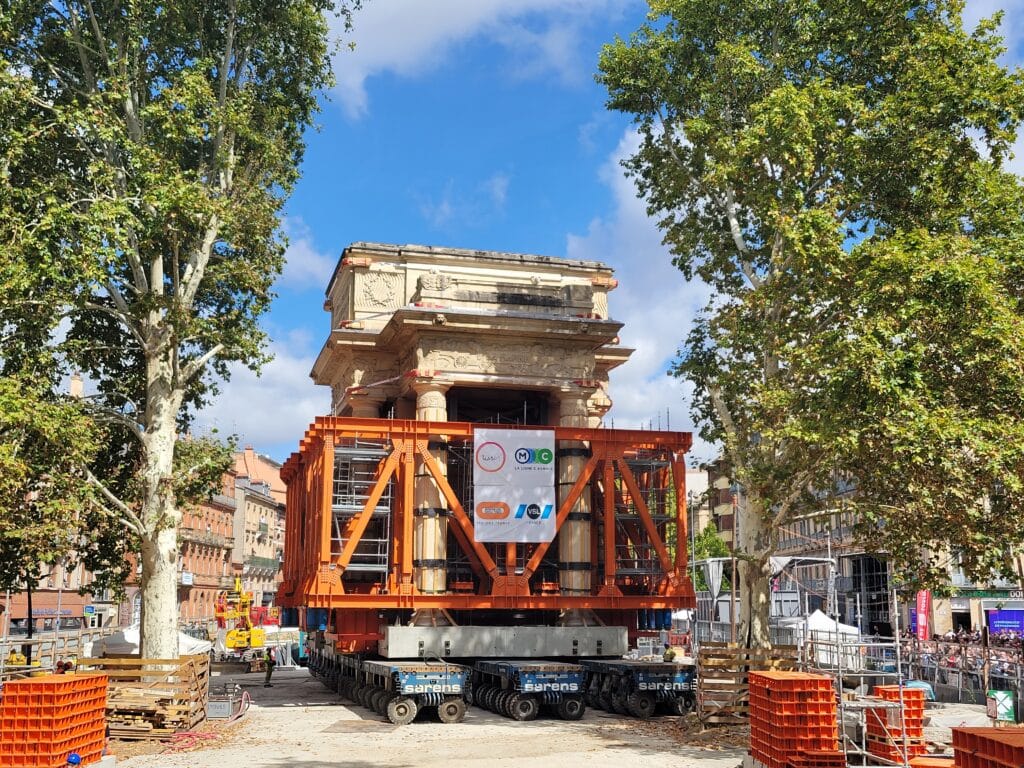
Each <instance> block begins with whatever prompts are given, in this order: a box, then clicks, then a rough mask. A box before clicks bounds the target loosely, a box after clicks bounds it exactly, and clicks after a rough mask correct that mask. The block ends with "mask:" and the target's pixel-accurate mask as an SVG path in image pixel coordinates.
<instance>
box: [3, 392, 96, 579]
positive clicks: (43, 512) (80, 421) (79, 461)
mask: <svg viewBox="0 0 1024 768" xmlns="http://www.w3.org/2000/svg"><path fill="white" fill-rule="evenodd" d="M99 438H100V435H99V431H98V430H97V429H96V427H95V425H94V423H93V422H92V420H91V419H90V418H89V417H88V416H87V415H86V414H85V413H84V411H83V409H82V408H81V405H80V404H79V403H76V402H59V401H54V400H52V399H50V398H49V396H48V393H47V392H46V391H41V390H40V389H39V388H34V387H33V386H32V385H31V384H30V383H28V382H26V381H24V380H19V379H16V378H14V377H9V376H5V377H0V588H3V589H11V588H19V587H20V585H23V584H28V583H35V582H36V581H37V580H38V579H39V577H40V575H41V573H42V570H41V569H46V568H47V566H49V565H52V564H53V563H54V562H56V561H57V560H58V559H59V558H62V557H65V556H66V555H67V556H68V557H69V559H70V563H69V565H73V564H74V562H75V561H76V560H77V558H78V557H80V556H81V555H82V554H84V552H85V551H86V550H87V549H88V547H89V545H90V544H91V543H92V542H91V541H88V540H87V539H88V535H86V537H85V538H82V536H83V532H85V531H88V530H90V528H89V526H90V523H93V522H95V521H93V520H92V519H91V518H92V512H93V504H92V489H91V487H90V486H89V484H88V483H87V482H85V479H84V477H83V476H82V475H83V469H82V468H83V467H84V466H85V465H86V464H87V463H88V462H89V461H91V459H92V458H93V456H94V455H95V452H96V451H97V449H98V445H99ZM105 527H106V526H100V527H99V528H98V529H97V530H103V528H105Z"/></svg>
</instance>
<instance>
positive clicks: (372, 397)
mask: <svg viewBox="0 0 1024 768" xmlns="http://www.w3.org/2000/svg"><path fill="white" fill-rule="evenodd" d="M346 399H347V400H348V404H349V406H350V407H351V408H352V417H353V418H356V419H379V418H380V409H381V406H383V405H384V401H385V397H384V393H382V392H376V391H372V390H356V391H354V392H349V393H348V395H347V396H346Z"/></svg>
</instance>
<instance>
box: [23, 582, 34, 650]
mask: <svg viewBox="0 0 1024 768" xmlns="http://www.w3.org/2000/svg"><path fill="white" fill-rule="evenodd" d="M34 586H35V582H34V581H32V579H28V580H27V581H26V582H25V602H26V603H27V607H28V619H26V621H25V629H26V635H25V637H26V639H27V640H28V643H27V644H26V645H25V646H24V647H23V648H22V652H23V653H24V654H25V663H26V664H28V665H29V666H32V627H33V625H34V624H35V620H34V619H33V618H32V589H33V587H34Z"/></svg>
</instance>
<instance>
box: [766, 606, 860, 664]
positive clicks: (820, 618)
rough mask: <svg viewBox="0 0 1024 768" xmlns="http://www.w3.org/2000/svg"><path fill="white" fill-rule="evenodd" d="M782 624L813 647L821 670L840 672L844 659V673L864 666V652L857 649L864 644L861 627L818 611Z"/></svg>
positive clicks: (810, 649)
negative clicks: (797, 633) (861, 652)
mask: <svg viewBox="0 0 1024 768" xmlns="http://www.w3.org/2000/svg"><path fill="white" fill-rule="evenodd" d="M779 624H780V626H783V627H791V628H794V629H796V630H797V631H798V632H799V635H800V637H801V638H802V640H801V642H802V644H803V645H805V646H810V647H809V651H810V652H811V653H812V654H813V657H814V659H815V662H816V663H817V665H818V666H819V667H822V668H825V669H837V668H838V667H839V661H840V659H841V660H842V666H843V668H844V669H860V668H861V667H862V666H863V660H862V657H861V654H860V648H859V647H858V646H857V645H855V643H857V642H858V641H859V640H860V630H859V629H857V627H854V626H851V625H849V624H843V623H842V622H839V621H836V620H835V619H832V618H829V617H828V616H826V615H825V614H824V613H822V612H821V611H814V613H812V614H811V615H810V616H801V617H797V618H793V619H783V620H782V621H780V622H779ZM840 649H841V650H842V656H841V657H840V655H839V652H840Z"/></svg>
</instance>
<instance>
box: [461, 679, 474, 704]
mask: <svg viewBox="0 0 1024 768" xmlns="http://www.w3.org/2000/svg"><path fill="white" fill-rule="evenodd" d="M462 696H463V698H464V699H465V700H466V706H467V707H472V706H473V705H475V704H476V686H475V685H473V684H472V683H470V684H469V685H467V686H466V689H465V692H464V693H463V694H462Z"/></svg>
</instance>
